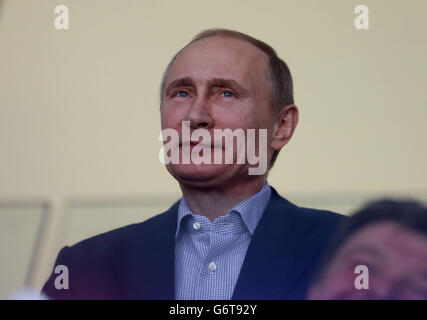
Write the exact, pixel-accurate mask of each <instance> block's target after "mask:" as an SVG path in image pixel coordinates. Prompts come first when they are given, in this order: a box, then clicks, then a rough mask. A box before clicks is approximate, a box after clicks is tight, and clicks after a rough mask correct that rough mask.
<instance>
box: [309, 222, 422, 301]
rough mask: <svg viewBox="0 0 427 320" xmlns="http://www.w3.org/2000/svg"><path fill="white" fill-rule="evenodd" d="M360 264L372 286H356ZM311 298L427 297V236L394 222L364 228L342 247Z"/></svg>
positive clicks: (403, 298) (311, 294)
mask: <svg viewBox="0 0 427 320" xmlns="http://www.w3.org/2000/svg"><path fill="white" fill-rule="evenodd" d="M358 265H365V266H367V267H368V279H369V282H368V283H369V288H368V289H356V287H355V279H356V277H358V276H361V273H355V268H356V266H358ZM309 298H310V299H334V300H335V299H387V300H388V299H402V300H409V299H427V238H426V237H425V236H423V235H421V234H418V233H416V232H413V231H411V230H409V229H407V228H405V227H402V226H400V225H398V224H396V223H394V222H378V223H375V224H372V225H370V226H367V227H365V228H362V229H361V230H360V231H358V232H357V233H356V234H355V235H353V236H352V237H351V238H350V239H349V240H348V241H347V243H346V244H344V246H343V247H342V248H341V249H339V250H338V252H337V254H336V256H335V258H334V259H333V260H332V262H331V264H330V265H329V266H328V267H327V270H326V274H325V275H324V277H323V278H322V279H321V280H320V282H318V283H317V284H316V285H315V286H314V287H313V288H312V289H311V290H310V293H309Z"/></svg>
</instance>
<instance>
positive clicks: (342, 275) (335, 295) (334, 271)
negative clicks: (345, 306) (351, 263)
mask: <svg viewBox="0 0 427 320" xmlns="http://www.w3.org/2000/svg"><path fill="white" fill-rule="evenodd" d="M356 276H357V274H354V272H353V270H351V269H349V268H345V267H344V266H333V267H332V268H330V269H329V270H328V274H327V276H326V277H325V278H324V279H323V281H322V286H321V289H322V292H321V294H322V295H323V296H324V297H325V298H326V299H340V298H345V297H347V298H349V297H351V296H354V294H355V293H356V292H355V287H354V280H355V278H356Z"/></svg>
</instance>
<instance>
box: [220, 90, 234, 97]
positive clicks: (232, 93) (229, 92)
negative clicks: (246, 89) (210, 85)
mask: <svg viewBox="0 0 427 320" xmlns="http://www.w3.org/2000/svg"><path fill="white" fill-rule="evenodd" d="M221 95H222V96H223V97H226V98H233V97H234V96H235V95H234V92H233V91H230V90H224V91H223V92H221Z"/></svg>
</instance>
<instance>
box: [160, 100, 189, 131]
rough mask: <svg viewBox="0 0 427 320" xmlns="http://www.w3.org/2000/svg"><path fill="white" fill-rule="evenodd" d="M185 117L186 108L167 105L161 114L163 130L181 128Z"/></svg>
mask: <svg viewBox="0 0 427 320" xmlns="http://www.w3.org/2000/svg"><path fill="white" fill-rule="evenodd" d="M185 115H186V110H185V108H182V107H177V106H174V105H171V104H166V103H165V104H164V105H163V107H162V109H161V112H160V117H161V124H162V129H165V128H179V127H180V126H181V122H182V121H183V120H184V119H185Z"/></svg>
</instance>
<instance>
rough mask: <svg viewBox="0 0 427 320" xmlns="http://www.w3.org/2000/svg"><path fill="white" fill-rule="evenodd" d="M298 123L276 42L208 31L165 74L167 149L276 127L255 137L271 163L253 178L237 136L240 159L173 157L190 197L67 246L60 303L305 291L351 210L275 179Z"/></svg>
mask: <svg viewBox="0 0 427 320" xmlns="http://www.w3.org/2000/svg"><path fill="white" fill-rule="evenodd" d="M297 122H298V109H297V107H296V106H295V105H294V102H293V89H292V78H291V74H290V72H289V69H288V67H287V66H286V64H285V63H284V62H283V61H282V60H281V59H280V58H279V57H278V56H277V54H276V52H275V51H274V50H273V49H272V48H271V47H270V46H268V45H267V44H265V43H263V42H261V41H259V40H256V39H254V38H252V37H250V36H248V35H245V34H242V33H239V32H236V31H230V30H223V29H215V30H208V31H205V32H202V33H201V34H199V35H198V36H196V38H194V39H193V41H192V42H190V43H189V44H188V45H187V46H186V47H185V48H183V49H182V50H181V51H180V52H178V54H177V55H176V56H175V57H174V58H173V59H172V61H171V62H170V64H169V66H168V67H167V69H166V72H165V74H164V77H163V81H162V84H161V123H162V129H164V130H166V129H168V130H175V132H179V135H180V136H179V142H178V143H175V145H174V146H172V147H171V149H170V150H168V152H165V154H166V155H165V156H166V157H167V156H169V153H172V152H174V151H176V150H178V152H179V159H181V160H182V159H184V156H185V153H186V152H187V153H188V152H190V153H191V155H194V154H195V153H199V152H194V151H195V150H196V148H197V143H198V142H199V139H198V138H194V136H191V139H190V140H189V139H188V138H187V140H186V139H185V138H184V134H183V132H184V131H185V130H187V132H188V131H189V132H192V133H195V132H198V133H203V132H204V133H206V132H208V134H209V135H211V136H214V133H215V130H218V129H224V130H225V129H230V130H231V131H233V132H236V130H241V131H240V132H249V130H257V131H258V132H262V130H264V132H267V134H266V135H265V136H264V137H265V139H262V135H260V136H259V137H255V139H252V141H250V139H248V140H247V143H248V148H249V146H250V144H251V142H253V143H254V144H255V146H258V147H259V148H258V150H259V152H258V156H259V159H260V161H259V162H261V159H262V158H263V157H264V158H265V159H267V163H268V168H267V170H265V171H264V172H263V171H262V170H261V172H257V173H256V174H250V172H251V171H250V170H251V169H254V166H255V165H254V163H253V162H251V161H250V159H249V157H246V158H245V161H243V162H237V161H236V159H237V158H238V156H239V152H238V151H237V150H236V149H237V148H233V147H234V146H235V144H234V142H232V143H231V149H232V155H233V162H232V163H227V162H226V161H220V162H219V163H217V162H215V163H209V161H206V162H202V163H200V162H196V161H194V160H193V159H191V161H189V162H186V163H185V162H184V161H183V160H182V161H179V162H178V163H176V162H166V163H167V169H168V171H169V172H170V173H171V175H172V176H173V177H174V178H175V179H176V180H177V181H178V183H179V185H180V188H181V190H182V193H183V198H181V200H180V201H179V202H177V203H176V204H175V205H173V206H172V207H171V208H170V209H169V210H168V211H166V212H165V213H163V214H160V215H158V216H155V217H154V218H151V219H149V220H148V221H145V222H143V223H140V224H135V225H131V226H128V227H124V228H120V229H118V230H115V231H111V232H108V233H105V234H102V235H99V236H97V237H94V238H91V239H88V240H85V241H82V242H80V243H78V244H76V245H74V246H72V247H71V248H70V247H65V248H64V249H62V250H61V252H60V253H59V256H58V259H57V262H56V264H55V265H59V264H62V265H66V266H68V269H69V273H70V288H69V289H68V290H57V289H56V288H55V285H54V281H55V276H57V275H55V274H52V276H51V278H50V279H49V280H48V281H47V283H46V284H45V286H44V288H43V291H44V292H45V293H46V294H47V295H48V296H51V297H53V298H59V299H61V298H64V299H72V298H82V299H93V298H111V299H127V298H131V299H302V298H304V295H305V293H306V289H307V286H308V283H309V281H310V279H311V277H312V274H313V270H314V268H315V265H316V261H317V258H318V256H319V252H320V251H321V249H322V248H323V245H324V243H325V241H326V240H327V238H328V236H329V235H330V234H331V233H332V231H333V230H334V229H335V227H336V225H337V224H338V222H339V221H340V220H341V216H340V215H337V214H334V213H331V212H326V211H323V212H319V211H316V210H312V209H305V208H299V207H297V206H295V205H293V204H292V203H290V202H288V201H287V200H285V199H283V198H282V197H280V196H279V195H278V194H277V192H276V191H275V190H274V189H273V188H271V187H270V186H269V185H268V183H267V175H268V171H269V169H271V167H272V166H273V164H274V161H275V160H276V158H277V155H278V152H279V151H280V149H281V148H282V147H283V146H284V145H285V144H286V143H287V142H288V141H289V140H290V139H291V137H292V135H293V132H294V130H295V128H296V125H297ZM177 134H178V133H177ZM248 137H249V134H248V133H246V134H245V135H244V138H248ZM221 141H222V138H221ZM228 147H230V145H228ZM262 147H264V149H263V148H262ZM218 149H219V151H224V150H225V149H224V148H223V147H222V146H221V144H220V145H219V146H218V141H214V142H212V143H206V142H205V145H204V148H203V149H202V151H201V154H203V155H205V156H206V155H208V160H209V159H210V154H211V152H212V158H213V157H214V156H213V153H214V151H218ZM262 150H265V152H263V151H262ZM225 151H226V150H225ZM226 152H227V151H226ZM261 153H262V154H261ZM261 156H263V157H261ZM224 158H225V156H224V154H223V155H222V156H220V157H219V160H224Z"/></svg>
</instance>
